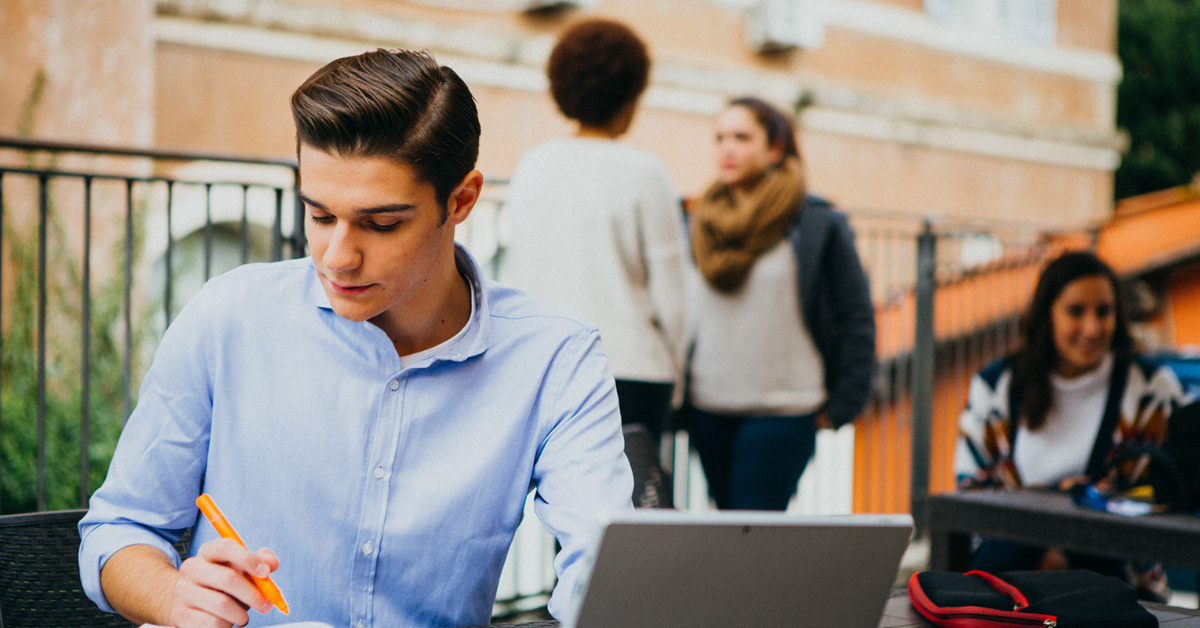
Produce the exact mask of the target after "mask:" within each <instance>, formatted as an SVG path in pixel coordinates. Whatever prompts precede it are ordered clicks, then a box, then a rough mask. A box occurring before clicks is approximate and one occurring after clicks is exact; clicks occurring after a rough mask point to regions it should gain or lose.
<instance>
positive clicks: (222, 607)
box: [171, 583, 250, 628]
mask: <svg viewBox="0 0 1200 628" xmlns="http://www.w3.org/2000/svg"><path fill="white" fill-rule="evenodd" d="M175 603H176V607H177V611H173V612H172V613H171V615H172V619H173V620H176V624H175V625H176V628H184V625H183V624H184V623H186V624H187V626H188V628H190V627H191V626H220V627H221V628H229V627H230V626H245V625H246V623H247V622H249V621H250V615H249V613H247V612H246V608H245V607H243V606H242V605H241V604H240V603H239V602H238V601H237V600H235V599H233V598H232V597H230V596H228V595H226V594H225V593H222V592H220V591H215V590H213V589H209V588H206V587H203V586H199V585H197V584H195V583H187V584H185V585H184V586H183V587H177V588H176V599H175ZM180 619H184V620H185V621H183V622H180V621H179V620H180Z"/></svg>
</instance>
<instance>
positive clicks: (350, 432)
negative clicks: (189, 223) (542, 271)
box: [79, 50, 633, 628]
mask: <svg viewBox="0 0 1200 628" xmlns="http://www.w3.org/2000/svg"><path fill="white" fill-rule="evenodd" d="M292 111H293V115H294V117H295V120H296V135H297V145H298V153H299V160H300V182H301V184H300V194H301V199H302V200H303V202H304V204H305V207H306V225H305V228H306V233H307V236H308V241H309V245H310V247H311V250H312V256H311V258H305V259H302V260H293V261H288V262H280V263H276V264H258V265H250V266H245V267H242V268H240V269H237V270H235V271H233V272H231V273H229V274H227V275H224V276H222V277H219V278H217V279H214V280H213V281H210V282H209V283H208V284H207V285H206V286H205V288H204V289H203V290H202V291H201V292H200V294H199V295H198V296H197V297H196V298H195V299H194V300H193V301H192V302H191V303H189V304H188V306H187V307H186V308H184V310H183V312H181V313H180V315H179V317H178V318H177V319H176V321H175V322H174V323H173V324H172V325H171V327H170V329H168V330H167V333H166V334H165V335H164V337H163V340H162V344H161V345H160V346H159V349H158V353H157V355H156V356H155V360H154V364H153V365H152V366H151V368H150V371H149V372H148V373H147V375H146V379H145V382H144V384H143V386H142V389H141V393H140V396H139V399H138V406H137V408H136V409H135V410H134V412H133V414H132V416H131V417H130V419H129V422H128V424H127V426H126V428H125V431H124V433H123V434H122V436H121V441H120V443H119V445H118V446H117V451H116V454H115V455H114V457H113V461H112V465H111V467H110V469H109V475H108V479H107V480H106V481H105V483H104V485H103V486H101V487H100V488H99V489H98V490H97V491H96V494H95V495H94V496H93V497H92V501H91V508H90V510H89V512H88V514H87V516H86V517H85V518H84V519H83V521H82V522H80V534H81V536H82V538H83V541H82V545H81V547H80V552H79V561H80V573H81V576H82V579H83V583H84V588H85V589H86V591H87V592H88V595H89V596H90V597H91V598H92V599H93V600H94V601H95V602H96V603H97V604H98V605H100V606H101V607H102V608H104V609H106V610H115V611H117V612H120V613H121V614H123V615H125V616H126V617H129V618H130V619H133V620H135V621H139V622H153V623H159V624H173V625H176V626H180V627H185V626H231V625H234V624H236V625H247V622H249V624H248V625H264V624H273V623H278V622H280V621H281V620H282V615H280V614H277V613H278V612H277V611H274V610H272V609H271V608H270V605H269V604H268V603H267V602H266V600H265V598H263V596H262V595H261V594H259V593H258V591H257V589H255V588H254V587H253V586H252V585H251V584H250V581H249V580H247V579H246V577H245V575H247V574H255V575H265V574H267V573H271V572H274V573H271V578H272V580H274V582H275V583H276V584H277V585H278V586H279V588H280V589H281V590H282V591H283V593H284V595H285V597H286V599H287V603H288V605H289V606H290V608H291V614H290V616H289V617H288V620H289V621H296V620H318V621H325V622H328V623H330V624H334V625H338V626H353V627H355V628H364V627H366V626H372V625H374V626H388V627H391V626H395V627H400V626H460V625H469V624H485V623H487V622H488V619H489V617H490V614H491V609H492V603H493V601H494V598H495V594H496V585H497V582H498V580H499V576H500V569H501V567H502V565H503V562H504V558H505V555H506V552H507V550H508V546H509V544H510V542H511V540H512V536H513V531H514V529H515V528H516V526H517V524H518V523H519V521H520V519H521V513H522V506H523V504H524V500H525V497H526V495H527V494H528V492H529V490H530V489H534V490H536V504H535V509H536V512H537V514H538V517H539V518H540V519H541V521H542V523H543V525H545V527H546V528H547V529H548V530H549V531H550V532H551V533H553V534H554V535H555V536H556V537H557V538H558V540H559V542H560V544H561V545H562V551H561V552H560V553H559V555H558V557H557V558H556V560H555V567H556V569H557V571H558V575H559V584H558V586H557V587H556V589H555V592H554V595H553V597H552V598H551V601H550V612H551V613H552V614H554V615H555V616H556V617H561V616H562V615H563V613H564V611H565V610H566V606H567V605H568V604H569V603H570V599H569V598H570V596H571V595H572V593H573V592H574V589H575V586H576V584H577V582H578V580H579V577H580V575H581V573H580V571H581V570H582V569H583V568H584V567H583V565H582V563H581V562H580V560H579V559H580V557H581V554H582V553H583V552H584V551H585V550H586V548H587V545H588V544H589V543H590V542H591V540H592V539H591V536H592V534H593V533H594V532H595V531H596V530H597V528H596V523H597V522H598V520H599V519H600V518H602V517H604V516H605V515H607V514H609V513H611V512H613V511H618V510H622V509H627V508H631V507H632V506H631V503H630V495H631V494H632V490H633V481H632V476H631V474H630V471H629V465H628V462H627V461H626V460H625V458H624V455H623V453H622V439H621V431H620V430H621V426H620V417H619V414H618V410H617V397H616V393H615V389H614V384H613V377H612V375H611V373H610V371H609V368H608V363H607V360H606V358H605V357H604V353H603V351H602V350H601V348H600V342H599V337H598V334H597V332H596V330H595V329H594V328H593V327H591V326H589V325H588V324H586V323H583V322H581V321H580V320H579V319H578V318H576V317H574V316H572V315H571V314H569V313H567V312H564V311H562V310H558V309H554V308H552V307H551V306H549V305H546V304H544V303H542V302H539V301H535V300H533V299H532V298H530V297H527V296H526V295H524V294H522V293H519V292H516V291H513V290H509V289H506V288H503V287H501V286H498V285H495V284H492V283H490V282H488V281H485V280H484V279H483V277H482V276H481V273H480V270H479V267H478V265H476V263H475V262H474V260H472V258H471V257H470V255H468V254H467V252H466V251H465V250H464V249H462V248H461V247H458V246H456V245H455V243H454V227H455V225H458V224H460V223H461V222H462V221H463V220H465V219H466V218H467V216H468V215H469V214H470V212H471V208H472V207H473V206H474V204H475V202H476V200H477V199H478V198H479V192H480V188H481V186H482V176H481V175H480V173H479V171H477V170H474V164H475V159H476V157H477V155H478V141H479V132H480V129H479V120H478V116H477V113H476V109H475V104H474V100H473V98H472V96H471V93H470V91H469V90H468V89H467V87H466V85H465V84H464V83H463V82H462V80H461V79H459V77H458V76H457V75H456V74H455V73H454V72H453V71H452V70H450V69H449V68H446V67H439V66H438V65H437V63H436V62H435V61H434V60H433V59H432V58H431V57H430V56H428V55H426V54H422V53H413V52H403V51H401V52H388V51H383V50H379V51H376V52H371V53H365V54H362V55H358V56H356V57H348V58H345V59H339V60H337V61H334V62H332V63H330V64H329V65H327V66H325V67H324V68H322V69H321V70H318V71H317V72H316V73H315V74H313V75H312V76H311V77H310V78H309V79H308V80H307V81H306V82H305V83H304V84H303V85H301V86H300V88H299V89H297V91H296V93H295V94H293V96H292ZM200 492H205V493H208V494H210V495H212V496H213V498H214V499H215V501H216V502H217V504H219V505H220V507H221V508H222V510H223V511H224V514H225V515H227V516H228V517H229V520H230V521H231V522H232V523H233V524H234V526H236V528H237V530H238V532H239V533H240V534H241V536H242V538H243V539H245V540H246V541H247V542H248V543H251V544H253V545H260V544H262V545H268V546H269V547H271V548H272V549H273V550H274V551H271V550H268V549H262V550H259V551H258V552H255V553H251V552H249V551H248V550H246V549H244V548H242V547H241V546H239V545H237V544H236V543H234V542H232V541H228V540H221V539H218V538H217V535H216V533H215V531H214V530H213V528H212V527H211V526H210V525H208V523H207V522H204V521H201V522H200V523H199V524H198V525H197V514H198V513H197V509H196V506H195V503H194V502H195V499H196V497H197V495H198V494H199V493H200ZM193 526H194V534H195V536H194V537H193V540H192V545H191V554H192V557H191V558H188V559H187V560H185V561H183V562H182V565H181V564H180V560H179V557H178V556H177V555H176V552H175V550H174V549H173V548H172V543H173V542H174V541H176V540H177V539H179V538H180V535H181V534H183V532H184V531H185V530H186V529H188V528H193ZM250 609H253V610H255V611H257V612H255V613H249V612H248V611H249V610H250ZM263 612H269V614H268V615H265V616H264V615H260V614H259V613H263Z"/></svg>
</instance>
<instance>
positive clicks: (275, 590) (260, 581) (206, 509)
mask: <svg viewBox="0 0 1200 628" xmlns="http://www.w3.org/2000/svg"><path fill="white" fill-rule="evenodd" d="M196 505H197V506H199V507H200V512H202V513H204V516H205V517H208V522H209V523H211V524H212V527H213V528H216V530H217V534H220V535H221V538H223V539H233V540H234V541H237V542H238V545H241V546H242V547H246V544H245V543H243V542H242V537H240V536H238V533H237V532H234V531H233V526H231V525H229V522H228V521H227V520H226V519H225V515H223V514H221V511H220V510H219V509H217V505H216V504H214V503H213V500H212V498H211V497H209V496H208V494H207V493H201V494H200V496H199V497H197V498H196ZM246 575H247V576H249V578H250V580H251V581H253V582H254V586H256V587H258V590H259V592H261V593H262V594H263V597H265V598H267V601H269V602H271V603H272V604H274V605H275V608H278V609H279V610H281V611H283V614H284V615H286V614H287V612H288V607H287V602H284V601H283V593H281V592H280V591H279V587H277V586H275V583H274V582H271V579H270V578H259V577H258V576H255V575H251V574H246Z"/></svg>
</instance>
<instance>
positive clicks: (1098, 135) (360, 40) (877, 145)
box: [154, 0, 1120, 227]
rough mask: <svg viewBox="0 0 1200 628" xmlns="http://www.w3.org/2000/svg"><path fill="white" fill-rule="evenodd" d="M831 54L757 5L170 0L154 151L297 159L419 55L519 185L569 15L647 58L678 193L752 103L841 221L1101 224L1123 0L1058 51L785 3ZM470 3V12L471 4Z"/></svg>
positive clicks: (499, 173)
mask: <svg viewBox="0 0 1200 628" xmlns="http://www.w3.org/2000/svg"><path fill="white" fill-rule="evenodd" d="M806 2H807V3H808V6H815V7H817V8H816V9H814V11H816V12H817V14H819V15H820V21H821V29H820V33H819V35H818V39H819V40H820V41H818V42H816V43H815V44H812V45H810V46H808V47H803V46H802V47H798V48H796V49H793V50H790V51H784V52H776V53H771V54H760V53H758V52H756V51H755V49H754V48H753V47H752V46H751V45H749V44H748V43H747V38H746V31H747V28H749V25H750V24H751V22H752V19H753V18H752V17H751V12H752V8H753V4H754V3H753V2H751V1H750V0H657V1H655V2H645V1H643V0H603V1H599V2H595V3H584V4H594V5H595V6H594V7H584V8H578V9H573V10H565V11H551V12H540V13H534V14H528V13H523V12H521V11H519V10H515V9H514V8H513V4H514V3H513V2H509V1H506V0H499V1H495V2H488V1H487V0H481V1H478V2H473V3H468V2H462V1H459V0H419V1H412V2H391V1H389V2H382V1H369V0H341V1H339V2H336V3H325V2H317V1H316V0H262V1H260V2H257V3H250V4H242V3H227V2H220V1H218V0H158V2H157V3H156V7H157V17H156V19H155V23H154V25H155V27H154V32H155V39H156V42H157V43H156V47H155V55H154V62H155V65H154V67H155V76H156V84H155V90H154V91H155V95H156V98H157V101H156V109H155V116H154V128H155V131H154V144H156V145H158V146H161V147H166V148H186V149H203V150H217V151H222V152H237V153H248V154H259V155H273V156H281V155H290V154H291V153H292V152H293V150H294V146H293V139H292V130H291V121H290V114H289V113H288V109H287V97H288V95H289V94H290V92H291V90H292V89H294V87H295V86H296V85H298V84H299V83H300V82H301V81H302V80H303V79H304V77H305V76H307V75H308V74H309V73H310V72H311V71H313V70H315V69H316V68H317V67H319V66H320V65H321V64H322V63H323V62H325V61H327V60H330V59H332V58H334V57H336V56H340V55H343V54H353V53H356V52H359V51H361V50H365V49H369V48H373V47H377V46H383V47H410V48H426V49H429V50H430V51H431V52H433V53H434V54H435V55H436V56H438V58H439V59H440V60H442V61H443V62H445V63H447V64H449V65H451V66H453V67H455V68H456V69H457V70H458V71H459V72H460V74H462V75H463V77H464V78H465V79H466V80H467V82H468V84H470V85H471V86H472V89H473V91H474V92H475V93H476V96H477V98H478V100H479V106H480V114H481V117H482V122H483V128H484V135H483V140H482V144H481V156H480V167H481V169H482V170H483V171H484V172H485V174H486V175H488V176H489V177H493V178H500V179H502V178H505V177H507V176H508V175H509V174H510V173H511V171H512V169H513V167H514V165H515V164H516V161H517V159H518V158H519V157H520V155H521V153H522V152H523V151H525V150H526V149H528V148H529V147H531V146H533V145H534V144H536V143H538V142H540V141H542V140H544V139H546V138H548V137H551V136H554V135H557V134H561V133H566V132H569V131H570V130H571V125H570V124H569V123H568V122H567V121H566V120H564V119H563V118H562V117H561V116H560V115H559V114H558V113H557V111H556V110H555V108H554V106H553V103H552V101H551V100H550V98H549V97H548V95H547V94H546V82H545V78H544V75H543V66H544V63H545V59H546V56H547V55H548V52H549V49H550V47H551V45H552V43H553V38H554V35H555V33H556V32H558V31H559V30H560V29H561V28H562V27H563V26H564V25H566V24H568V23H570V22H571V21H572V20H575V19H578V18H581V17H585V16H589V15H601V16H606V17H612V18H616V19H621V20H624V21H626V22H628V23H630V24H631V25H632V26H633V27H634V28H635V29H636V30H637V31H638V32H639V33H641V34H642V35H643V37H645V38H646V39H647V41H648V43H649V45H650V48H651V52H652V54H653V56H654V59H655V67H654V73H653V79H652V85H651V87H650V89H649V90H648V92H647V94H646V96H645V98H644V100H643V106H642V108H641V110H640V112H639V114H638V117H637V118H636V120H635V122H634V126H633V128H632V129H631V131H630V133H629V135H628V137H627V138H626V139H627V140H628V141H630V142H631V143H633V144H636V145H638V146H642V147H644V148H647V149H650V150H653V151H655V152H657V153H659V154H660V155H661V156H662V157H663V158H664V160H665V161H666V163H667V165H668V168H669V169H670V171H671V174H672V176H673V178H674V181H675V184H676V186H677V188H678V189H679V190H680V192H681V193H683V194H688V195H690V194H694V193H696V192H697V191H698V190H700V189H702V188H703V186H704V185H705V183H706V182H707V181H708V179H709V177H710V176H711V174H712V165H711V164H712V159H713V152H712V147H711V137H710V136H711V129H710V124H711V119H712V117H713V115H714V114H715V113H716V112H717V111H719V109H720V107H721V105H722V103H723V102H725V101H726V100H728V99H729V98H730V97H733V96H736V95H740V94H743V93H755V94H759V95H762V96H764V97H766V98H767V99H768V100H771V101H773V102H775V103H777V104H779V105H780V106H783V107H786V108H788V109H791V110H797V107H798V105H800V104H801V103H803V104H804V105H806V106H804V107H803V108H800V109H799V120H800V124H801V127H802V136H801V145H802V147H803V149H804V151H805V153H806V157H807V159H808V167H809V174H810V180H811V184H812V187H813V189H814V190H816V191H818V192H820V193H822V194H825V195H827V196H829V197H830V198H832V199H834V200H835V201H836V202H838V203H839V204H841V205H842V206H844V207H846V208H847V209H849V210H850V211H852V212H853V211H855V210H856V209H863V210H868V209H869V210H873V211H874V210H883V211H891V212H898V213H903V214H906V215H908V214H915V215H922V216H925V215H928V216H934V217H941V218H945V219H951V220H955V219H965V220H972V221H975V220H978V219H980V218H985V219H987V218H992V217H1002V218H1003V219H1005V220H1007V221H1016V222H1030V223H1034V224H1036V225H1040V226H1047V227H1074V226H1079V225H1086V224H1093V223H1097V222H1099V221H1101V220H1103V219H1104V217H1106V216H1107V215H1108V213H1109V212H1110V210H1111V200H1110V199H1111V194H1112V190H1111V186H1112V183H1111V180H1112V176H1111V173H1112V170H1113V169H1114V168H1115V166H1116V165H1117V162H1118V159H1119V154H1118V149H1119V146H1120V145H1119V139H1118V136H1117V134H1116V132H1115V129H1114V119H1115V91H1116V90H1115V86H1116V82H1117V81H1118V80H1119V77H1120V66H1119V63H1118V62H1117V60H1116V58H1115V55H1114V45H1115V17H1116V15H1115V6H1116V3H1115V0H1059V1H1058V2H1057V3H1056V7H1057V9H1056V10H1057V16H1056V27H1057V31H1056V33H1057V34H1056V36H1055V37H1056V39H1055V43H1041V44H1039V43H1036V42H1032V43H1031V42H1029V41H1026V40H1024V39H1022V38H1020V37H1018V36H1016V35H1011V34H1004V33H1002V32H995V31H986V30H979V29H973V28H972V27H970V26H963V25H956V24H947V23H943V22H939V21H938V20H936V19H934V18H933V17H931V16H930V15H929V14H927V13H926V12H925V10H924V8H923V3H922V2H921V1H920V0H889V1H882V0H877V1H868V0H793V3H794V4H796V5H797V6H799V5H804V4H805V3H806ZM463 7H470V9H469V10H468V9H463Z"/></svg>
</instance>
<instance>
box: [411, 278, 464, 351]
mask: <svg viewBox="0 0 1200 628" xmlns="http://www.w3.org/2000/svg"><path fill="white" fill-rule="evenodd" d="M463 281H466V282H467V288H468V289H469V291H470V293H471V315H470V316H468V317H467V324H466V325H463V328H462V329H460V330H458V333H457V334H454V335H453V336H451V337H450V338H449V339H448V340H446V341H445V342H443V343H440V344H438V345H437V346H434V347H430V348H428V349H426V350H424V351H418V352H416V353H412V354H409V355H402V356H400V368H408V365H409V364H413V363H415V362H420V361H421V360H424V359H425V358H428V357H429V356H432V355H437V354H439V353H441V352H443V351H445V350H446V349H449V348H450V347H451V346H453V345H454V343H456V342H458V341H459V340H462V337H463V336H464V335H465V334H466V333H467V329H468V328H469V327H470V326H471V321H473V320H475V287H474V286H472V285H471V282H470V280H469V279H467V278H465V277H464V278H463Z"/></svg>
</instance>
